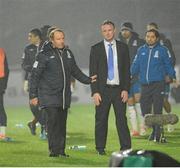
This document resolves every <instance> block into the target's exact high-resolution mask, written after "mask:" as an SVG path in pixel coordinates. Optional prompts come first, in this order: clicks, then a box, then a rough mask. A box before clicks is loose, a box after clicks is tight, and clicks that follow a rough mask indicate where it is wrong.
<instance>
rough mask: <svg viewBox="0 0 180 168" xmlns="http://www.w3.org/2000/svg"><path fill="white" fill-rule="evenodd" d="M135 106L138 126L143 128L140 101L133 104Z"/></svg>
mask: <svg viewBox="0 0 180 168" xmlns="http://www.w3.org/2000/svg"><path fill="white" fill-rule="evenodd" d="M135 108H136V111H137V116H138V118H139V125H140V128H144V127H145V123H144V117H143V115H142V111H141V106H140V103H136V104H135Z"/></svg>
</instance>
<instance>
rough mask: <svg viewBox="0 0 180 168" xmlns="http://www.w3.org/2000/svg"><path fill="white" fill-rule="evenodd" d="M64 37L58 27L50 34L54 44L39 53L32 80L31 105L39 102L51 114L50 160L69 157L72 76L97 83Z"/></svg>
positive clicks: (49, 128) (48, 115) (51, 42)
mask: <svg viewBox="0 0 180 168" xmlns="http://www.w3.org/2000/svg"><path fill="white" fill-rule="evenodd" d="M64 36H65V35H64V32H63V31H62V30H60V29H58V28H55V29H53V30H52V31H51V32H50V33H49V39H50V42H49V43H47V44H46V45H45V46H44V48H43V49H42V51H41V52H40V53H39V54H38V57H37V60H36V61H35V63H34V65H33V70H32V76H31V80H30V99H31V100H30V103H31V104H32V105H36V104H37V103H39V104H40V106H41V107H42V108H44V109H45V111H46V112H47V120H48V121H47V128H48V143H49V151H50V155H49V156H50V157H58V156H63V157H68V155H66V154H65V142H66V120H67V110H68V108H69V107H70V102H71V90H70V84H71V76H73V77H74V78H76V79H77V80H79V81H80V82H82V83H85V84H90V83H91V82H94V81H95V78H96V77H95V76H93V77H91V78H89V77H87V76H86V75H85V74H83V73H82V72H81V70H80V69H79V68H78V66H77V65H76V62H75V59H74V56H73V54H72V52H71V50H70V49H68V48H67V47H65V44H64Z"/></svg>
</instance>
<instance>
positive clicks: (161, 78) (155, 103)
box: [131, 29, 175, 142]
mask: <svg viewBox="0 0 180 168" xmlns="http://www.w3.org/2000/svg"><path fill="white" fill-rule="evenodd" d="M145 40H146V44H145V45H143V46H142V47H140V48H139V49H138V52H137V55H136V57H135V59H134V62H133V64H132V66H131V75H132V76H134V75H139V79H140V82H141V85H142V92H141V100H140V103H141V109H142V113H143V115H145V114H148V113H151V108H152V107H153V113H154V114H162V107H163V99H164V88H165V76H166V75H168V76H169V77H170V78H172V80H173V81H175V71H174V69H173V66H172V64H171V55H170V54H169V51H168V49H167V48H166V47H164V46H162V45H161V44H160V43H159V32H158V31H157V30H153V29H151V30H148V31H147V32H146V36H145ZM160 136H161V131H160V126H159V125H154V126H153V132H152V134H151V136H150V138H149V140H154V141H155V142H159V141H160Z"/></svg>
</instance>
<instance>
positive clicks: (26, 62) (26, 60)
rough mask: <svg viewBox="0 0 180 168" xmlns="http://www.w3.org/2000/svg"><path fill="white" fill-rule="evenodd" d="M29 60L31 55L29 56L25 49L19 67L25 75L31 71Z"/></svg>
mask: <svg viewBox="0 0 180 168" xmlns="http://www.w3.org/2000/svg"><path fill="white" fill-rule="evenodd" d="M30 59H31V55H30V54H29V52H28V49H27V48H25V50H24V53H23V56H22V64H21V66H22V68H23V69H24V70H25V72H26V73H28V72H31V70H32V65H31V64H30V63H31V61H30Z"/></svg>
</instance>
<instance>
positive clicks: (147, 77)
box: [146, 48, 152, 84]
mask: <svg viewBox="0 0 180 168" xmlns="http://www.w3.org/2000/svg"><path fill="white" fill-rule="evenodd" d="M151 52H152V48H150V51H149V56H148V65H147V71H146V80H147V83H148V84H149V64H150V60H151Z"/></svg>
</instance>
